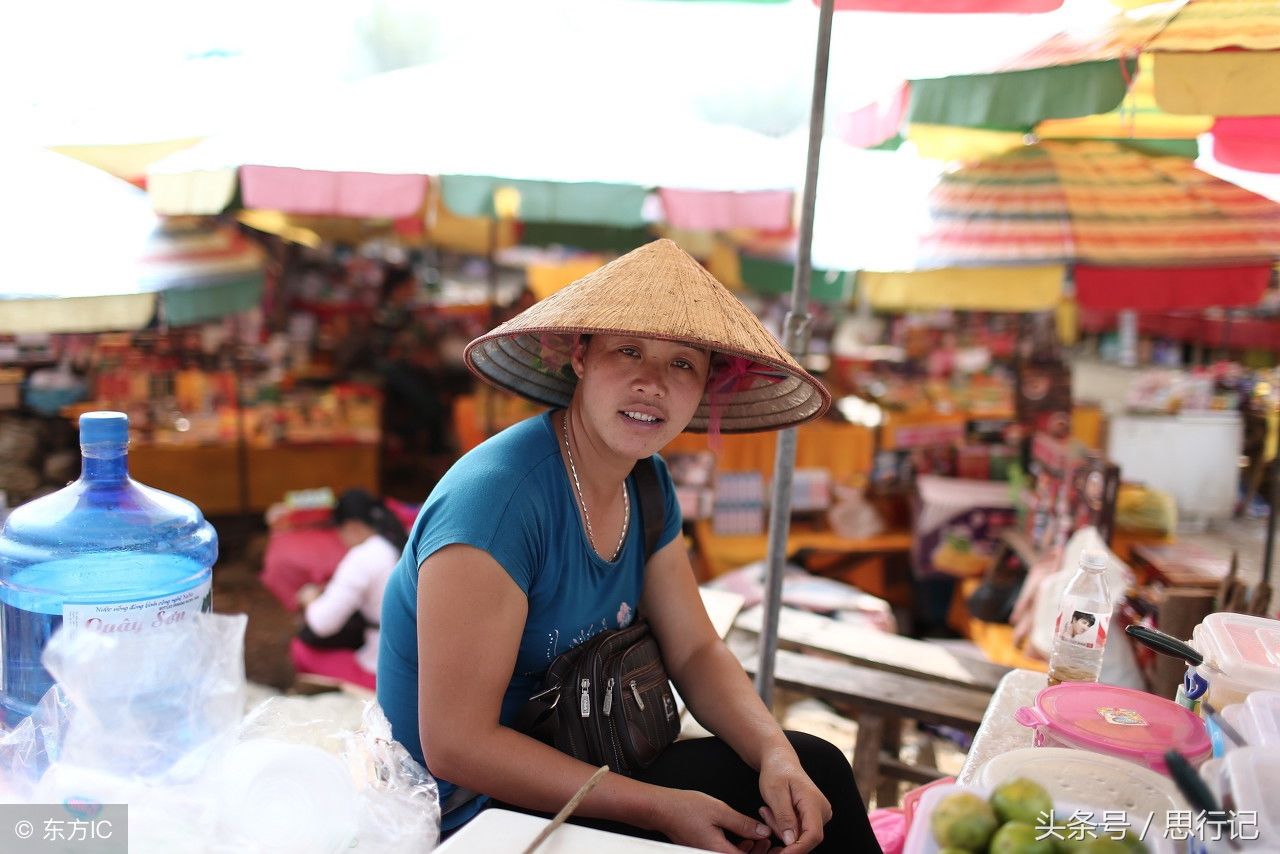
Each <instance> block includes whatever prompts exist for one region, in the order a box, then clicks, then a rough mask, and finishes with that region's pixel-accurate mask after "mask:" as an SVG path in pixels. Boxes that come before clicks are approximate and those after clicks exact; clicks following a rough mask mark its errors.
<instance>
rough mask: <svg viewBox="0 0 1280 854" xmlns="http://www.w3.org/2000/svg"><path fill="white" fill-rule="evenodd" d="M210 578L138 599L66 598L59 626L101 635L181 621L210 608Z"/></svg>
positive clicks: (151, 628)
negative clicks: (92, 600)
mask: <svg viewBox="0 0 1280 854" xmlns="http://www.w3.org/2000/svg"><path fill="white" fill-rule="evenodd" d="M212 590H213V582H212V580H206V581H204V582H202V583H200V584H197V585H196V586H195V587H190V588H188V589H186V590H183V591H182V592H181V593H171V594H169V595H168V596H157V597H156V598H154V599H143V600H141V601H138V602H123V603H84V602H68V603H66V604H65V605H63V606H62V627H63V629H66V630H68V631H80V630H84V631H91V632H98V633H100V634H104V635H121V634H140V633H142V632H153V631H156V630H157V629H163V628H167V627H169V626H176V625H181V624H182V623H184V622H187V621H189V620H190V619H191V617H192V616H194V615H195V614H198V613H200V612H202V611H203V612H206V613H207V612H208V611H211V610H212V596H211V594H212Z"/></svg>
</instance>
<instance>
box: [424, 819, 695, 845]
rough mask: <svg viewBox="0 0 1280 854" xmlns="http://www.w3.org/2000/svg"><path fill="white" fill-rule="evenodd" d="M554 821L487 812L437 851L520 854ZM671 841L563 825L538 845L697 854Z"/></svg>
mask: <svg viewBox="0 0 1280 854" xmlns="http://www.w3.org/2000/svg"><path fill="white" fill-rule="evenodd" d="M550 823H551V822H550V821H549V820H548V819H545V818H538V817H537V816H532V815H525V814H524V813H519V812H512V811H511V810H503V809H496V808H495V809H487V810H484V811H483V812H481V813H480V814H479V815H478V816H476V817H475V818H473V819H471V821H469V822H467V824H466V826H465V827H463V828H462V829H461V830H459V831H458V832H457V833H455V834H454V835H453V836H451V837H449V839H447V840H446V841H445V843H444V844H443V845H441V846H440V847H439V848H437V849H436V851H439V852H443V854H463V852H485V853H486V854H488V852H493V854H520V852H522V851H524V849H525V848H526V847H528V845H529V843H530V842H532V841H533V839H534V837H535V836H537V835H538V834H539V833H540V832H541V831H542V828H544V827H546V826H547V825H548V824H550ZM697 850H698V849H696V848H686V847H685V846H683V845H672V844H671V843H669V842H654V841H653V840H651V839H637V838H635V837H634V836H623V835H621V834H618V833H609V832H607V831H604V830H594V829H592V828H589V827H579V826H577V825H575V824H562V825H560V826H559V827H557V828H556V829H555V830H554V831H553V832H552V834H551V835H550V836H549V837H547V841H546V842H543V843H542V844H541V845H540V846H538V850H537V854H601V852H602V851H607V852H609V854H614V852H617V854H677V852H680V851H686V852H688V851H697Z"/></svg>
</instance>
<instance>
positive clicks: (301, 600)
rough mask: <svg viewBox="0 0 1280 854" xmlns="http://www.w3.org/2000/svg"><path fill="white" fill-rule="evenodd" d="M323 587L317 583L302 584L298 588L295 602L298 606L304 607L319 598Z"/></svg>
mask: <svg viewBox="0 0 1280 854" xmlns="http://www.w3.org/2000/svg"><path fill="white" fill-rule="evenodd" d="M323 592H324V588H323V587H321V586H320V585H318V584H304V585H302V586H301V587H299V588H298V594H297V602H298V607H299V608H306V607H307V606H308V605H310V604H311V603H312V602H314V601H316V600H317V599H319V598H320V594H321V593H323Z"/></svg>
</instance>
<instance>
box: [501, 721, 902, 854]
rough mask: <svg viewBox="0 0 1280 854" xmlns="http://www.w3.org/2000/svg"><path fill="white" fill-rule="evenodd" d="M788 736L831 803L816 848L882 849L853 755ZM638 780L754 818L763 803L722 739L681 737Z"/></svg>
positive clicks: (628, 830)
mask: <svg viewBox="0 0 1280 854" xmlns="http://www.w3.org/2000/svg"><path fill="white" fill-rule="evenodd" d="M786 735H787V739H788V740H789V741H790V742H791V746H792V747H794V748H795V749H796V754H797V755H798V756H799V757H800V764H801V765H803V766H804V770H805V773H807V774H808V775H809V777H810V779H812V780H813V782H814V783H815V784H816V785H817V787H818V789H820V790H821V791H822V794H824V795H825V796H826V798H827V800H828V801H830V802H831V820H830V821H829V822H827V824H826V826H825V827H823V839H822V844H821V845H819V846H818V847H817V848H816V849H815V850H817V851H839V852H842V854H863V852H871V854H876V852H879V851H880V843H879V842H877V841H876V837H875V834H874V833H872V832H871V823H870V822H869V821H867V811H866V809H865V808H864V807H863V805H862V798H861V797H859V795H858V787H857V784H856V783H854V780H853V769H852V768H851V767H849V760H848V759H846V758H845V755H844V754H843V753H841V752H840V750H839V748H837V747H835V746H834V745H832V744H831V743H829V742H827V741H824V740H823V739H821V738H818V737H817V736H812V735H809V734H808V733H803V732H792V731H790V730H788V731H787V733H786ZM636 779H638V780H643V781H644V782H646V783H653V784H654V785H657V786H665V787H667V788H671V789H693V790H696V791H699V792H705V793H706V794H708V795H711V796H712V797H714V798H719V799H720V800H722V801H724V802H725V803H726V804H728V805H729V806H731V807H733V808H734V809H735V810H737V811H738V812H740V813H742V814H743V815H747V816H751V817H752V818H755V819H759V817H760V807H762V806H764V800H763V798H761V797H760V776H759V775H758V774H757V773H756V772H755V770H753V769H752V768H751V766H749V765H747V764H746V763H745V762H743V761H742V760H741V759H740V758H738V755H737V754H736V753H734V752H733V751H732V750H731V749H730V748H729V746H728V745H727V744H725V743H724V742H723V741H721V740H720V739H718V738H697V739H690V740H688V741H677V742H676V743H675V744H673V745H671V746H670V747H668V748H667V749H666V750H665V751H663V753H662V755H661V756H659V757H658V759H657V761H655V762H654V763H653V765H651V766H649V768H647V769H646V770H645V771H644V772H643V773H641V774H638V775H636ZM490 804H491V805H492V806H495V807H502V808H503V809H510V810H516V811H517V812H524V813H533V814H535V815H544V816H545V814H543V813H534V812H533V811H532V810H526V809H522V808H521V807H515V806H511V805H509V804H503V803H498V802H496V801H491V802H490ZM545 817H549V816H545ZM569 821H570V822H572V823H574V824H580V825H583V826H585V827H594V828H598V829H600V830H608V831H612V832H613V833H622V834H626V835H627V836H639V837H643V838H646V839H657V840H660V841H663V842H665V841H667V838H666V837H665V836H663V835H661V834H659V833H654V832H652V831H647V830H641V829H640V828H636V827H632V826H631V825H627V824H621V823H619V822H613V821H601V820H599V819H591V818H578V817H576V816H574V817H571V818H570V819H569ZM733 841H735V842H736V841H737V840H733ZM774 844H776V845H779V846H780V845H781V844H782V841H781V840H774Z"/></svg>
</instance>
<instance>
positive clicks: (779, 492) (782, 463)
mask: <svg viewBox="0 0 1280 854" xmlns="http://www.w3.org/2000/svg"><path fill="white" fill-rule="evenodd" d="M834 6H835V0H822V7H821V9H820V10H819V13H818V47H817V55H816V57H815V59H814V64H813V101H812V102H811V103H810V105H809V152H808V156H807V159H806V162H805V173H804V196H803V198H802V200H801V206H800V233H799V244H798V246H797V248H796V269H795V279H794V280H793V281H792V284H791V310H790V311H788V312H787V320H786V328H785V330H784V338H783V345H784V346H785V347H786V348H787V351H788V352H790V353H791V354H792V355H793V356H796V357H797V358H799V357H801V356H803V355H804V354H805V353H806V352H807V351H808V349H809V331H810V322H811V318H810V317H809V278H810V276H811V275H812V273H813V263H812V259H811V257H810V256H811V250H812V248H813V211H814V206H815V203H816V202H817V198H818V155H819V154H820V153H821V151H822V125H823V120H824V113H825V112H826V102H827V64H828V60H829V59H830V57H831V14H832V11H833V9H834ZM795 464H796V429H795V428H794V427H789V428H787V429H785V430H783V431H781V432H780V433H779V434H778V453H777V456H776V457H775V459H774V463H773V498H772V501H771V504H770V511H769V571H768V576H767V578H766V580H765V597H764V626H763V627H762V628H761V630H760V661H759V663H758V665H757V669H756V691H758V692H759V694H760V697H761V699H763V700H764V704H765V705H766V706H768V707H769V708H771V709H772V708H773V662H774V658H775V657H776V656H777V654H778V614H779V610H780V609H781V607H782V573H783V563H784V561H785V560H786V556H787V554H786V553H787V531H788V529H789V528H790V524H791V480H792V474H793V473H794V471H795Z"/></svg>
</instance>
